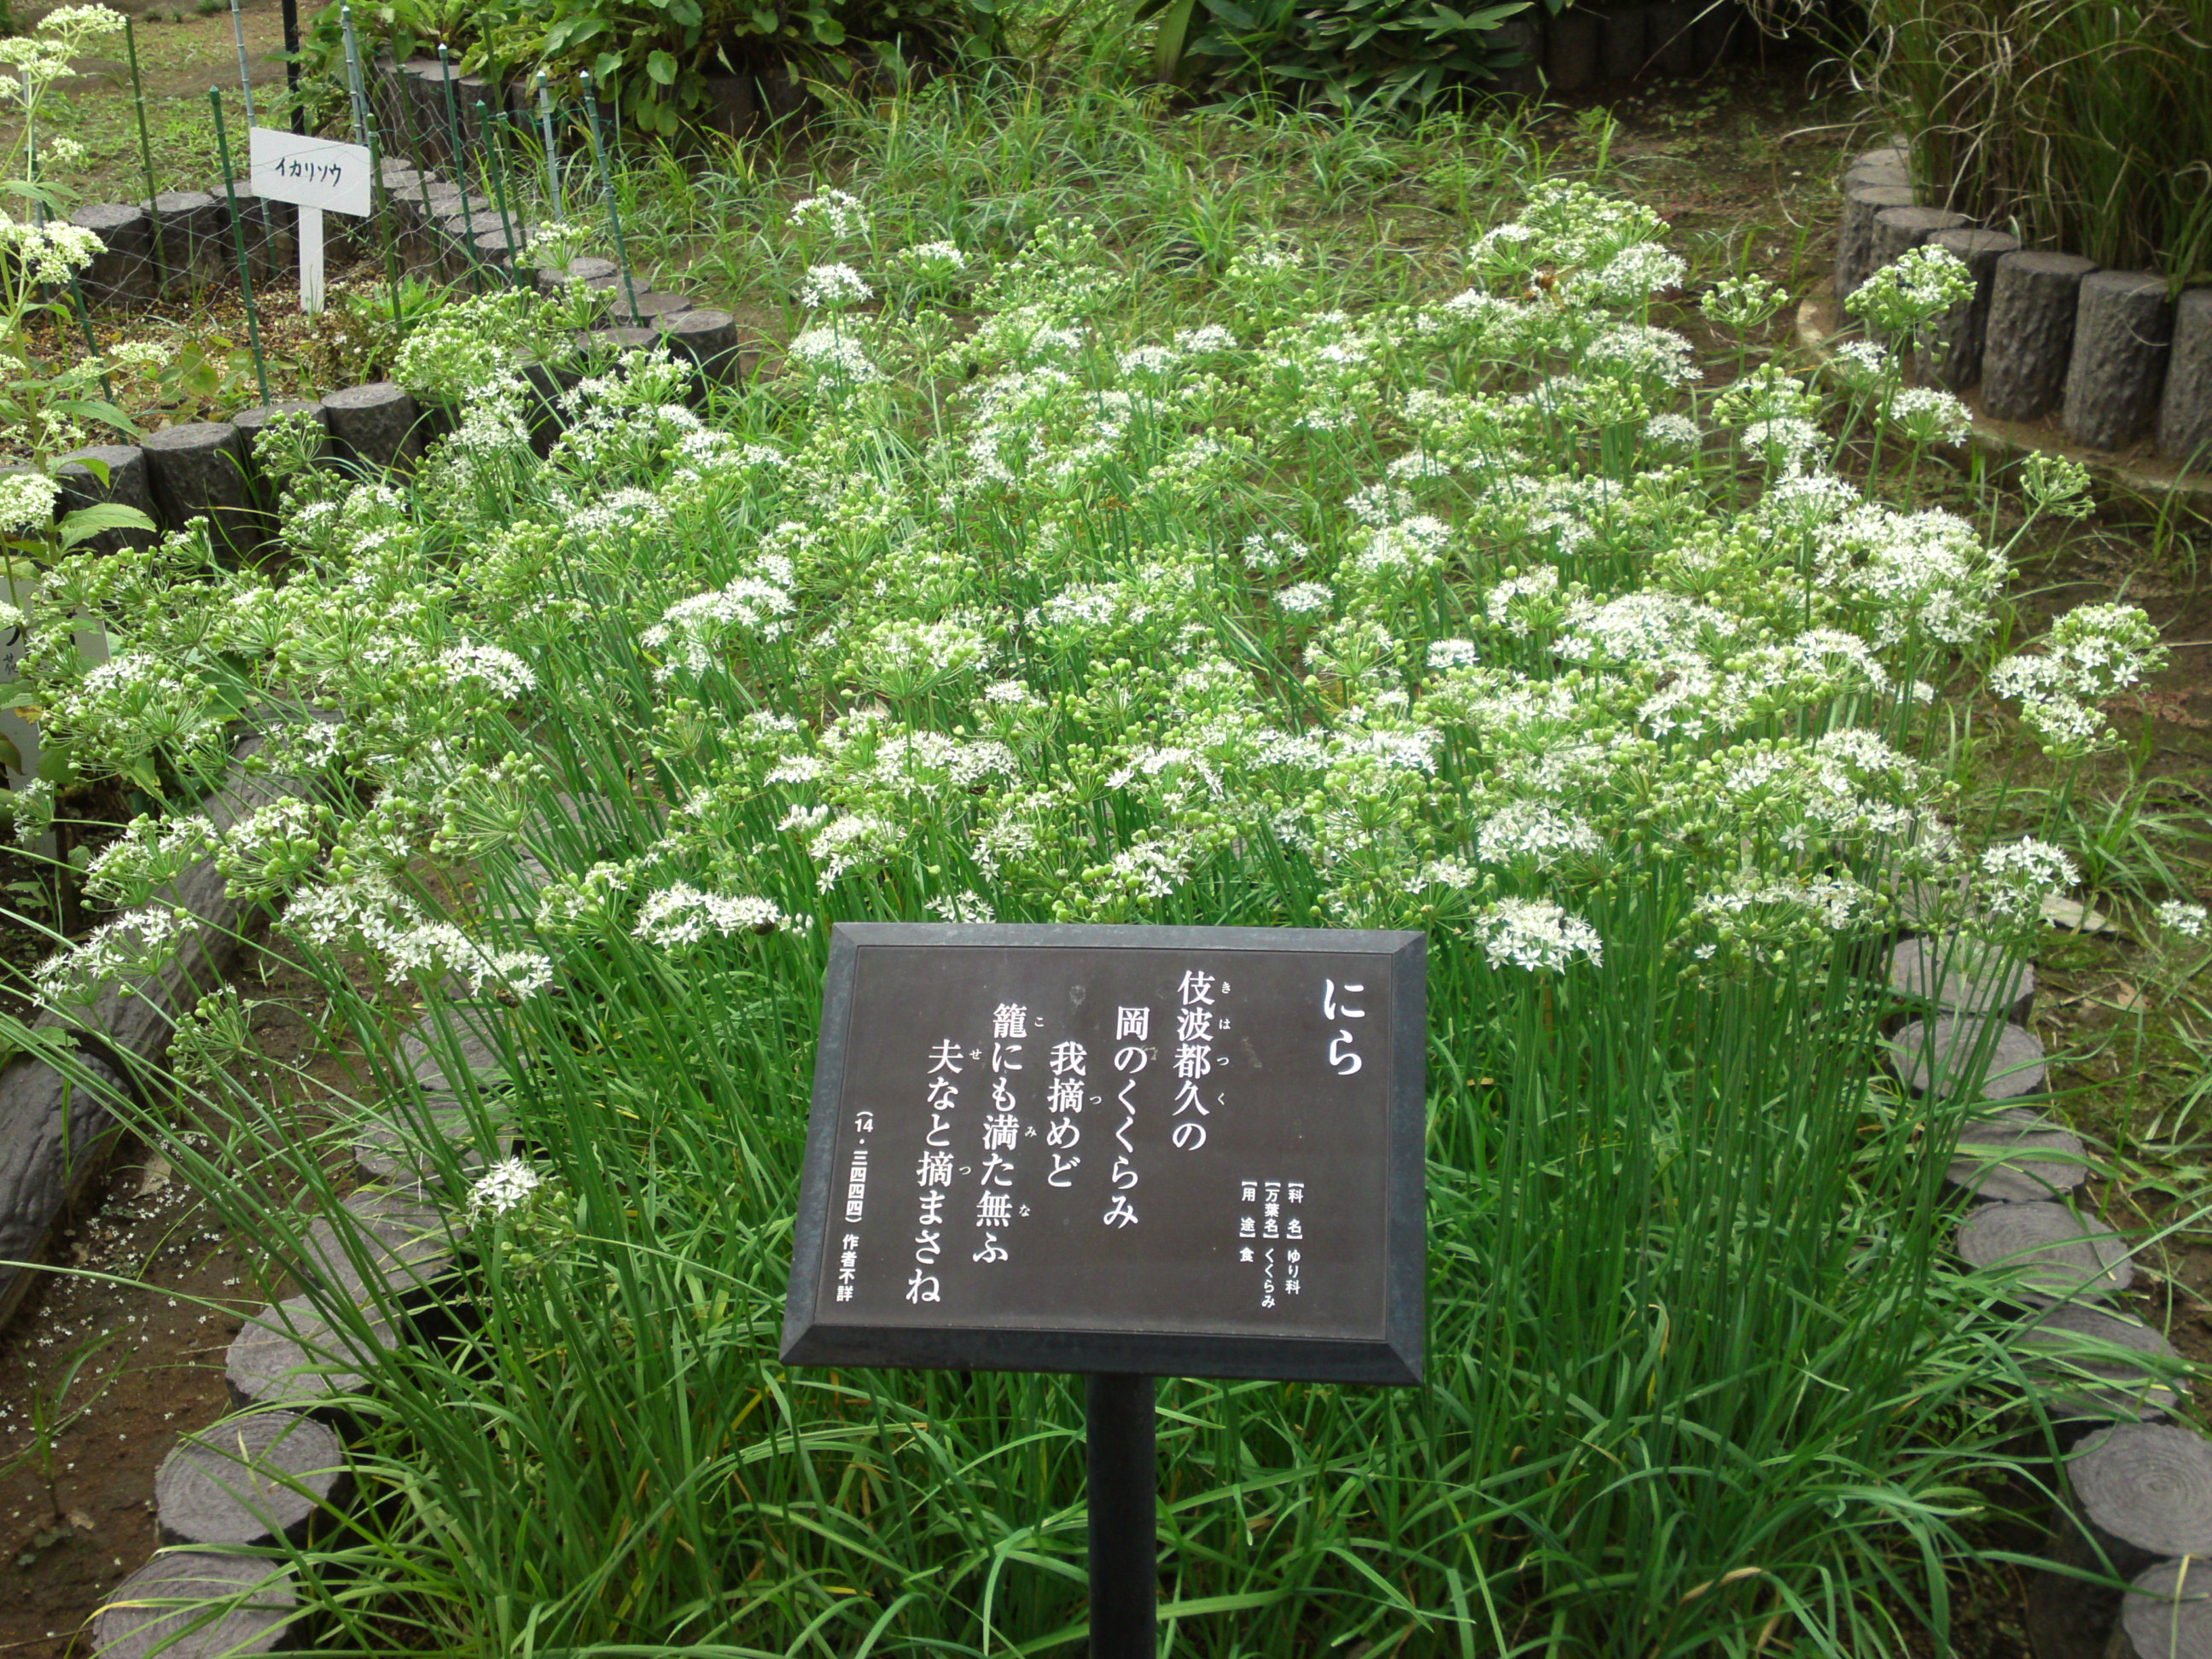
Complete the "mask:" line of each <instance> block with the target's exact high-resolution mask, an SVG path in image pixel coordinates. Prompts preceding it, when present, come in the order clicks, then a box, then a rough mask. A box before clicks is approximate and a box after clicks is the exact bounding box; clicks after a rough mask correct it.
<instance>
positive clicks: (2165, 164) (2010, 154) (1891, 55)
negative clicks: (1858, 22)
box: [1868, 0, 2212, 288]
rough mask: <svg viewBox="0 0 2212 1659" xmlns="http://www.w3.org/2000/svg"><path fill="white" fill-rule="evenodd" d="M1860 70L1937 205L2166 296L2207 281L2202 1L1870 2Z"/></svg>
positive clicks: (2209, 24)
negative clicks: (2139, 273) (2128, 274)
mask: <svg viewBox="0 0 2212 1659" xmlns="http://www.w3.org/2000/svg"><path fill="white" fill-rule="evenodd" d="M1872 15H1873V18H1874V21H1875V38H1874V42H1873V46H1872V47H1871V49H1870V56H1869V62H1868V70H1869V76H1870V79H1871V83H1872V85H1873V87H1874V88H1875V93H1876V94H1877V95H1878V96H1879V97H1880V98H1881V100H1883V101H1884V102H1885V103H1886V104H1887V106H1888V107H1889V108H1890V109H1891V110H1893V112H1895V113H1896V114H1897V115H1898V117H1899V118H1900V119H1901V120H1902V121H1903V123H1904V124H1905V127H1906V129H1907V131H1909V132H1910V133H1911V137H1912V143H1913V151H1914V161H1915V165H1916V169H1917V172H1918V173H1920V174H1921V176H1922V177H1923V179H1925V180H1926V181H1927V183H1928V185H1929V188H1930V189H1931V190H1932V191H1934V192H1935V194H1936V197H1937V198H1939V199H1942V200H1944V201H1946V202H1948V204H1949V205H1950V206H1952V207H1954V208H1956V209H1959V210H1961V211H1963V212H1966V213H1968V214H1971V215H1972V216H1974V217H1975V218H1977V219H1978V220H1980V221H1982V222H1984V223H1988V224H1993V225H1997V226H2005V225H2008V224H2009V225H2013V226H2015V227H2016V228H2018V229H2020V230H2021V233H2022V234H2024V235H2025V236H2027V238H2028V239H2029V240H2031V241H2033V242H2034V243H2035V244H2037V245H2039V246H2048V247H2056V248H2062V249H2064V250H2065V251H2067V252H2073V253H2080V254H2084V255H2086V256H2087V257H2088V258H2092V259H2095V260H2097V261H2099V262H2100V263H2101V264H2107V265H2113V266H2118V267H2121V268H2124V269H2146V270H2156V271H2160V272H2162V273H2163V274H2164V275H2166V276H2168V277H2170V278H2172V281H2173V283H2174V284H2175V285H2176V287H2177V288H2179V287H2180V286H2183V285H2185V284H2187V283H2201V282H2203V281H2204V280H2205V279H2206V277H2207V276H2208V275H2212V164H2208V163H2207V161H2206V160H2205V157H2206V156H2207V155H2212V105H2208V101H2207V100H2206V99H2205V97H2204V95H2203V52H2204V46H2203V43H2204V42H2205V41H2206V40H2208V39H2212V3H2207V0H2127V3H2124V4H2120V5H2092V4H2088V3H2084V0H1877V3H1876V4H1875V7H1874V9H1873V14H1872Z"/></svg>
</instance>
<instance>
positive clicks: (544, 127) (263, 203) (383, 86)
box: [70, 57, 652, 323]
mask: <svg viewBox="0 0 2212 1659" xmlns="http://www.w3.org/2000/svg"><path fill="white" fill-rule="evenodd" d="M349 78H350V79H351V80H352V82H353V86H352V88H350V93H349V100H348V104H349V107H348V109H347V112H346V114H345V116H344V118H343V119H342V120H341V122H339V123H338V124H337V125H336V126H335V127H333V128H332V129H331V131H330V132H329V134H328V136H329V137H332V138H336V139H339V140H343V141H349V142H352V143H358V144H360V145H362V146H363V147H365V148H366V149H368V151H369V152H370V155H371V156H372V158H373V162H374V190H373V194H372V211H371V212H370V213H369V214H368V216H366V217H365V218H356V217H350V216H344V215H341V214H337V213H325V214H324V215H323V216H322V229H321V234H322V238H323V242H324V246H325V258H327V259H328V260H329V261H330V262H331V264H339V265H342V264H345V263H347V262H349V261H360V260H367V261H369V262H371V263H372V264H374V265H377V266H380V267H381V268H382V270H383V273H384V275H385V276H386V277H387V278H389V279H391V280H393V281H397V280H398V279H399V278H401V277H403V276H413V277H435V278H437V279H441V280H445V281H449V282H454V283H465V284H467V285H469V286H471V287H473V288H475V289H478V290H479V291H481V290H483V289H487V288H490V287H495V286H501V285H509V284H513V285H524V284H531V283H538V284H543V285H548V286H550V285H554V284H557V283H563V282H570V281H574V282H584V283H589V284H591V285H592V286H594V287H600V288H607V289H612V290H613V291H614V300H615V310H616V313H617V320H619V321H623V322H633V323H637V322H647V321H650V320H652V307H651V304H650V301H649V296H647V295H646V294H645V292H644V289H643V286H642V284H641V283H636V282H635V281H634V280H633V279H632V278H631V277H630V276H629V272H628V271H627V270H624V269H623V267H622V264H621V263H620V262H621V260H622V258H623V230H622V222H621V215H620V211H619V209H618V207H617V199H616V195H615V189H614V180H613V177H612V170H611V159H610V156H609V154H608V146H609V143H610V142H611V127H612V121H611V114H612V112H608V113H607V114H606V115H605V116H603V114H602V112H601V111H600V110H599V107H598V105H597V102H596V100H595V99H594V98H593V96H592V94H591V91H590V89H589V88H588V85H586V88H584V89H583V91H582V93H581V94H574V93H570V94H568V95H566V96H556V94H555V93H554V91H553V89H552V88H551V87H550V85H549V84H548V83H547V82H546V80H545V78H544V76H542V75H540V76H531V77H527V78H525V77H520V76H517V77H513V78H510V79H505V80H501V81H497V82H495V81H492V80H489V79H487V78H486V77H485V76H478V75H468V74H463V73H461V72H460V71H459V70H458V68H457V67H456V66H455V65H454V64H453V62H452V61H451V60H450V59H447V58H431V59H416V60H411V61H410V62H407V63H404V64H394V63H392V62H391V61H390V60H389V59H388V58H381V57H380V58H371V59H369V60H368V61H366V62H357V67H356V70H355V71H354V73H353V74H352V75H351V76H350V77H349ZM238 104H239V100H237V99H236V98H235V97H231V98H228V99H227V98H226V97H225V96H224V95H223V94H221V93H219V92H218V93H214V94H210V121H211V122H213V123H215V124H216V125H217V126H218V127H219V128H224V129H227V131H228V143H227V155H228V164H227V166H226V167H224V168H222V169H221V170H219V171H218V173H217V174H216V176H214V177H211V178H206V179H174V180H171V179H160V178H159V177H158V176H157V175H156V174H155V170H154V167H153V164H152V161H151V156H150V154H149V155H148V158H147V161H146V166H145V179H146V185H147V190H146V193H145V194H144V195H143V196H142V197H139V198H138V199H137V200H133V201H128V202H98V203H93V204H88V205H86V206H83V207H81V208H79V209H77V210H76V211H75V212H74V213H72V214H71V216H70V217H71V220H72V222H74V223H76V224H77V225H79V226H81V227H82V228H85V229H87V230H89V231H91V232H92V233H93V234H94V235H95V236H96V237H97V238H98V239H99V242H100V249H101V251H100V253H99V254H98V255H97V257H96V258H94V261H93V263H92V264H91V266H90V267H89V268H88V270H86V271H85V272H84V273H83V275H82V279H81V285H82V291H83V295H84V296H85V298H86V299H87V300H88V301H89V302H90V303H91V304H92V305H94V306H96V307H123V308H125V309H139V308H143V307H151V306H155V305H176V304H182V303H189V302H191V301H195V300H197V299H198V298H200V297H201V296H202V295H204V294H205V293H206V292H207V291H209V290H211V289H217V288H244V289H246V291H247V294H248V295H249V296H251V295H252V294H253V292H254V291H255V290H260V291H262V292H264V293H265V292H266V291H267V290H270V289H282V288H285V287H287V286H288V285H289V283H291V282H293V281H294V280H295V276H296V273H297V270H298V267H299V256H300V243H299V239H300V236H301V215H300V211H299V210H298V209H297V208H295V206H294V205H293V204H291V203H289V202H287V201H279V200H275V199H272V198H270V197H265V196H263V195H261V194H260V193H258V192H257V191H255V189H254V187H253V184H252V173H251V170H250V168H249V167H246V165H245V160H246V156H245V152H246V132H245V131H244V128H245V125H246V124H245V123H244V122H243V121H241V120H240V116H241V115H242V113H243V112H242V110H241V109H240V108H239V107H238ZM555 225H558V226H560V227H562V232H561V233H559V234H553V235H551V236H549V235H548V234H546V233H547V231H548V228H549V227H552V226H555ZM583 240H590V241H591V242H592V243H595V244H597V245H599V246H603V247H607V248H611V250H612V251H613V252H615V254H616V256H617V257H616V259H615V260H612V261H610V260H606V259H601V258H582V257H578V254H577V248H578V246H579V244H580V242H581V241H583ZM250 302H251V301H250ZM253 303H258V302H253Z"/></svg>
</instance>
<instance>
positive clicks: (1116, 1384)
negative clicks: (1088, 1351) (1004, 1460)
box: [1083, 1376, 1160, 1659]
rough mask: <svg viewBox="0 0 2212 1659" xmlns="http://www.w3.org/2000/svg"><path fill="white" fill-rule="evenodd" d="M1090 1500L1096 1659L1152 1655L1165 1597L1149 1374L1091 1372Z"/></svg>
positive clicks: (1086, 1419)
mask: <svg viewBox="0 0 2212 1659" xmlns="http://www.w3.org/2000/svg"><path fill="white" fill-rule="evenodd" d="M1083 1407H1084V1409H1083V1428H1084V1443H1083V1461H1084V1478H1085V1480H1086V1481H1088V1482H1089V1486H1088V1496H1089V1498H1090V1500H1091V1659H1152V1656H1153V1654H1154V1652H1155V1651H1156V1649H1157V1644H1155V1642H1154V1639H1153V1638H1154V1637H1155V1635H1156V1634H1157V1633H1158V1632H1157V1627H1158V1620H1159V1602H1160V1575H1159V1562H1158V1548H1159V1527H1160V1482H1159V1468H1158V1460H1159V1445H1158V1426H1159V1425H1158V1421H1157V1420H1156V1419H1154V1417H1153V1415H1152V1378H1151V1377H1149V1376H1091V1377H1090V1378H1087V1379H1086V1380H1085V1389H1084V1401H1083Z"/></svg>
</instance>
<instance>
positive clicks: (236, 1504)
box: [92, 854, 544, 1659]
mask: <svg viewBox="0 0 2212 1659" xmlns="http://www.w3.org/2000/svg"><path fill="white" fill-rule="evenodd" d="M520 865H521V873H522V876H523V878H524V879H525V881H526V882H528V883H530V884H542V882H543V880H544V866H542V865H541V864H539V863H538V861H537V860H535V859H534V858H532V857H530V856H529V855H527V854H526V855H524V857H523V858H522V859H521V860H520ZM507 1018H508V1016H507V1011H506V1010H505V1009H504V1008H503V1007H501V1006H498V1005H496V1004H493V1003H485V1002H477V1001H470V1000H459V999H453V1000H439V1001H436V1002H435V1004H434V1006H433V1007H432V1008H431V1009H430V1010H429V1011H428V1012H425V1013H423V1014H422V1016H420V1017H419V1018H417V1019H416V1022H415V1023H414V1024H413V1026H412V1027H411V1028H410V1030H407V1031H405V1032H404V1033H403V1034H402V1036H401V1037H400V1039H399V1041H398V1044H397V1046H396V1049H395V1057H396V1065H395V1066H394V1067H393V1068H392V1071H393V1076H392V1087H391V1088H390V1089H389V1090H387V1091H386V1093H385V1096H384V1098H383V1101H382V1103H381V1104H380V1106H379V1107H378V1108H377V1109H374V1110H373V1111H371V1112H370V1113H368V1115H365V1116H363V1117H362V1118H361V1119H359V1120H358V1121H356V1123H355V1124H354V1125H353V1126H352V1135H353V1139H352V1148H353V1153H354V1158H355V1161H356V1164H358V1166H359V1169H360V1171H361V1174H362V1176H364V1177H366V1182H365V1184H363V1185H362V1186H361V1187H359V1188H356V1190H355V1191H354V1192H353V1193H351V1194H349V1195H348V1196H347V1197H346V1198H345V1199H344V1200H343V1201H342V1202H341V1203H340V1204H339V1205H338V1206H337V1207H336V1208H334V1209H328V1210H325V1212H324V1213H322V1214H321V1215H319V1216H318V1217H317V1218H315V1219H314V1220H313V1222H312V1223H311V1224H310V1225H307V1228H306V1229H305V1230H304V1231H302V1232H301V1234H300V1235H299V1236H298V1237H297V1238H296V1239H288V1240H282V1241H277V1242H276V1243H275V1246H274V1248H273V1249H272V1250H271V1257H272V1265H275V1266H276V1267H281V1268H282V1269H283V1271H284V1272H286V1273H288V1274H289V1277H290V1278H291V1279H293V1280H294V1281H295V1283H297V1284H299V1285H304V1286H306V1287H307V1288H306V1290H305V1291H302V1293H301V1294H298V1295H295V1296H291V1297H286V1298H284V1299H282V1300H279V1301H276V1302H273V1303H270V1304H268V1305H267V1306H265V1307H264V1308H262V1309H261V1310H259V1311H258V1312H257V1313H254V1314H252V1315H251V1316H248V1317H247V1318H246V1320H245V1321H244V1322H243V1323H242V1325H241V1327H240V1331H239V1334H238V1335H237V1337H236V1338H235V1339H234V1340H233V1341H232V1343H231V1345H230V1347H229V1349H228V1352H227V1353H226V1355H225V1358H224V1379H225V1383H226V1385H227V1388H228V1393H229V1395H230V1400H231V1404H232V1407H233V1411H232V1413H231V1414H230V1415H229V1416H228V1417H226V1418H224V1419H222V1420H220V1421H218V1422H216V1423H215V1424H213V1425H210V1426H209V1427H207V1428H204V1429H202V1430H200V1431H197V1432H194V1433H191V1434H188V1435H186V1436H185V1437H182V1438H181V1439H180V1440H179V1443H178V1444H177V1446H176V1448H175V1449H173V1451H172V1452H171V1453H170V1454H169V1455H168V1457H167V1459H166V1460H165V1461H164V1462H162V1464H161V1468H160V1469H159V1470H158V1471H157V1472H156V1474H155V1491H154V1498H155V1514H156V1520H157V1532H158V1535H159V1538H160V1540H161V1544H162V1545H163V1546H165V1548H163V1549H162V1550H161V1552H160V1553H156V1554H155V1557H154V1558H153V1559H151V1560H150V1561H149V1562H148V1563H147V1564H146V1565H144V1566H143V1567H141V1568H139V1569H138V1570H137V1571H135V1572H133V1573H132V1574H131V1575H130V1576H129V1577H126V1578H125V1580H124V1581H123V1582H122V1583H120V1584H119V1585H118V1586H117V1587H116V1589H115V1590H114V1591H113V1592H112V1594H111V1595H109V1597H108V1599H107V1601H106V1603H105V1605H103V1607H101V1608H100V1611H99V1612H98V1613H96V1615H95V1616H94V1624H93V1641H92V1649H93V1652H94V1654H95V1655H96V1656H98V1659H150V1656H152V1655H153V1654H155V1653H156V1652H157V1651H158V1652H160V1653H161V1654H165V1655H167V1656H171V1659H229V1656H233V1655H246V1654H254V1653H267V1652H271V1651H275V1650H283V1649H289V1648H293V1647H296V1646H297V1645H299V1644H300V1642H301V1639H302V1637H303V1634H304V1625H305V1623H306V1621H307V1620H310V1619H312V1617H313V1613H312V1610H311V1608H310V1607H309V1606H308V1605H307V1602H306V1601H305V1600H304V1599H303V1597H302V1595H301V1584H300V1583H299V1581H298V1579H297V1577H296V1576H295V1569H294V1568H293V1567H292V1566H291V1565H288V1564H287V1563H286V1562H285V1560H284V1559H283V1557H284V1556H285V1554H286V1553H287V1551H288V1549H289V1548H292V1547H302V1546H309V1545H313V1544H315V1543H317V1542H320V1541H327V1540H331V1539H332V1538H335V1537H337V1536H338V1535H339V1534H341V1533H342V1532H343V1529H344V1528H345V1525H346V1522H347V1520H348V1518H349V1514H350V1512H351V1510H352V1509H353V1507H354V1506H355V1505H356V1504H357V1503H358V1501H359V1500H360V1499H361V1498H362V1492H361V1491H360V1490H359V1488H358V1486H357V1484H356V1480H355V1479H354V1474H353V1470H352V1468H351V1465H350V1462H349V1455H348V1452H347V1446H348V1444H349V1442H351V1441H353V1440H355V1439H356V1438H358V1437H359V1436H360V1435H361V1434H362V1432H363V1431H364V1430H365V1428H366V1425H367V1422H368V1416H369V1414H370V1413H369V1412H368V1410H367V1409H365V1407H364V1404H363V1402H364V1401H365V1399H366V1398H367V1396H368V1395H369V1393H370V1391H371V1389H372V1388H373V1387H374V1374H375V1371H376V1369H377V1366H378V1364H379V1363H380V1355H382V1354H384V1353H386V1352H389V1351H391V1350H392V1349H393V1348H395V1347H397V1346H399V1345H401V1344H404V1343H409V1342H415V1341H436V1340H441V1339H443V1338H445V1337H447V1336H450V1335H452V1334H453V1333H455V1332H457V1331H459V1330H460V1329H463V1328H465V1327H466V1326H467V1325H468V1324H469V1323H471V1316H470V1291H469V1281H468V1267H469V1264H470V1261H471V1252H470V1248H469V1221H468V1214H467V1211H466V1207H465V1197H466V1191H467V1183H468V1182H469V1180H470V1179H471V1177H473V1176H475V1175H476V1174H477V1173H479V1172H480V1171H481V1170H483V1168H484V1167H485V1165H486V1164H487V1162H488V1161H489V1158H492V1157H495V1156H501V1155H504V1154H506V1153H507V1152H510V1151H511V1150H512V1148H513V1137H512V1134H511V1133H510V1131H509V1129H508V1128H507V1123H506V1115H505V1110H504V1108H503V1107H502V1106H501V1104H500V1103H499V1102H498V1101H497V1100H495V1098H493V1094H494V1091H496V1090H497V1089H498V1088H499V1087H500V1086H501V1085H503V1084H504V1083H506V1082H507V1081H508V1080H509V1079H511V1078H512V1076H513V1072H514V1066H515V1062H514V1059H513V1039H512V1037H511V1036H510V1035H509V1034H508V1030H507Z"/></svg>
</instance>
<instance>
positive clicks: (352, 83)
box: [338, 5, 405, 331]
mask: <svg viewBox="0 0 2212 1659" xmlns="http://www.w3.org/2000/svg"><path fill="white" fill-rule="evenodd" d="M338 27H339V28H340V29H341V30H343V33H344V35H345V52H346V80H347V82H348V87H349V90H350V91H351V93H352V94H353V118H354V119H355V121H356V122H357V123H358V124H359V126H360V133H361V142H362V143H364V144H366V145H368V187H369V190H370V191H371V193H372V200H373V201H374V204H376V206H377V213H376V215H375V218H376V228H377V233H378V234H379V236H380V238H381V239H382V240H383V242H384V280H385V288H386V291H387V292H388V293H390V295H392V326H393V327H394V328H398V329H402V330H403V331H404V327H405V318H404V314H403V313H402V312H401V310H400V305H399V246H398V243H397V242H395V241H394V240H392V201H391V196H392V192H391V191H389V190H388V189H387V188H386V185H385V183H384V160H383V156H382V155H381V153H380V146H379V143H378V135H377V131H376V112H374V110H372V109H371V108H370V107H369V104H368V83H367V82H365V81H364V80H363V79H362V73H361V37H360V36H359V35H357V34H356V33H355V32H354V27H353V8H352V7H351V6H349V5H341V6H339V8H338Z"/></svg>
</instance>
